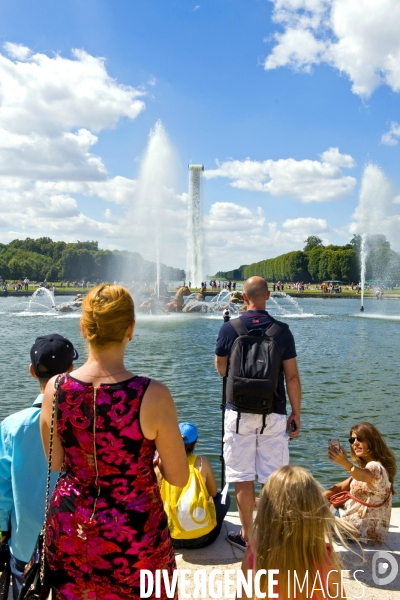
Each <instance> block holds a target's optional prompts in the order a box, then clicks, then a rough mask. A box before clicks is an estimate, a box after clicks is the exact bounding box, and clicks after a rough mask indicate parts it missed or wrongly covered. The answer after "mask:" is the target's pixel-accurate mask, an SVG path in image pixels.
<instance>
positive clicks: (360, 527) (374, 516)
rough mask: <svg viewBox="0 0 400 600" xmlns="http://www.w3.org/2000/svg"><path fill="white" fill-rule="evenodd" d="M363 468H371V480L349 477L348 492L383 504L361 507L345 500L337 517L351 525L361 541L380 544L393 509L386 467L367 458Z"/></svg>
mask: <svg viewBox="0 0 400 600" xmlns="http://www.w3.org/2000/svg"><path fill="white" fill-rule="evenodd" d="M365 468H366V469H368V470H369V471H371V474H372V481H371V483H365V482H363V481H357V480H355V479H352V480H351V483H350V493H351V494H353V496H356V497H357V498H360V500H363V501H364V502H368V504H382V502H384V501H385V500H386V502H385V503H384V504H383V506H380V507H378V508H372V507H368V506H364V505H363V504H360V503H359V502H356V501H355V500H352V499H350V500H347V501H346V503H345V504H344V506H343V508H340V509H339V512H340V517H341V518H342V519H346V520H347V521H348V522H349V523H350V524H351V525H353V526H354V527H355V528H356V529H357V531H358V534H359V539H360V541H361V542H365V543H367V544H371V545H373V546H380V545H382V543H383V540H384V538H385V536H386V534H387V532H388V531H389V525H390V516H391V512H392V494H391V489H392V488H391V484H390V481H389V476H388V474H387V471H386V469H385V468H384V467H383V466H382V465H381V464H380V463H379V462H377V461H374V460H372V461H370V462H369V463H367V464H366V465H365Z"/></svg>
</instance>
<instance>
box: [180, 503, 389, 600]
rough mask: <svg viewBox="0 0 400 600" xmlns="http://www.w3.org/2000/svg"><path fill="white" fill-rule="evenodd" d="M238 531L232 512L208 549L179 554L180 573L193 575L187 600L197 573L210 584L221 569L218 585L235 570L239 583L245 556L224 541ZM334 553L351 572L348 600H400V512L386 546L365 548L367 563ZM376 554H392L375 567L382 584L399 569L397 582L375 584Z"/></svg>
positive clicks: (363, 560) (232, 578)
mask: <svg viewBox="0 0 400 600" xmlns="http://www.w3.org/2000/svg"><path fill="white" fill-rule="evenodd" d="M239 528H240V522H239V517H238V514H237V513H236V512H229V513H228V514H227V516H226V518H225V522H224V524H223V527H222V531H221V534H220V536H219V538H218V540H217V541H216V542H214V544H212V545H211V546H209V547H208V548H203V549H202V550H183V551H182V550H181V551H179V552H177V554H176V562H177V567H178V569H179V570H182V569H187V570H189V571H191V574H188V575H187V577H186V578H187V581H188V582H189V584H188V585H187V587H186V593H187V594H190V596H187V597H193V596H192V593H193V590H194V587H195V583H194V580H193V577H194V572H195V571H196V570H198V569H204V570H205V571H206V572H207V581H208V574H209V573H210V571H212V570H213V569H221V571H222V575H221V576H220V577H216V581H217V580H218V579H220V580H222V578H223V573H224V571H225V570H228V569H232V570H234V571H235V573H232V575H231V577H230V579H231V580H232V581H236V570H237V569H239V567H240V564H241V560H242V557H243V552H242V551H241V550H239V549H238V548H235V547H233V546H231V545H230V544H229V543H228V542H227V541H226V539H225V538H226V535H227V533H228V531H238V530H239ZM355 548H356V546H355ZM335 550H337V551H338V552H341V554H342V557H343V562H344V564H345V567H346V568H347V569H349V570H350V572H349V573H347V577H345V581H346V584H345V585H346V594H347V597H348V598H360V597H362V598H363V600H400V508H394V509H393V510H392V519H391V524H390V530H389V533H388V535H387V537H386V540H385V544H384V545H383V546H381V547H379V548H374V547H373V546H364V559H361V558H360V557H358V556H356V555H354V554H353V553H351V552H349V551H347V550H346V549H344V548H343V547H342V546H336V547H335ZM377 551H380V552H382V551H383V552H387V553H389V557H386V558H385V557H383V558H382V559H379V561H377V563H376V566H377V567H378V577H379V578H380V579H381V580H382V578H384V577H385V576H387V574H388V573H389V572H390V571H391V569H393V568H394V569H395V568H396V565H397V569H398V572H397V576H396V578H395V579H394V581H393V582H391V583H388V584H386V585H378V584H377V583H374V581H373V579H372V561H373V556H374V554H375V553H376V552H377ZM390 560H391V561H393V562H394V563H395V566H394V567H391V566H389V562H388V561H390ZM379 564H383V569H385V565H387V566H386V572H384V573H383V574H379ZM357 569H360V570H362V571H363V572H359V573H357V579H358V581H359V582H360V583H357V582H356V581H355V580H354V578H353V573H354V571H355V570H357ZM360 584H361V585H360ZM207 588H208V586H207ZM222 589H224V588H222ZM180 591H181V592H182V589H180ZM234 591H235V586H232V587H231V593H233V592H234ZM363 592H364V594H363ZM182 597H183V595H182V593H180V598H182ZM200 597H201V596H200ZM218 597H219V596H218ZM224 597H225V596H221V598H224ZM206 598H207V599H209V598H211V596H209V595H207V596H206Z"/></svg>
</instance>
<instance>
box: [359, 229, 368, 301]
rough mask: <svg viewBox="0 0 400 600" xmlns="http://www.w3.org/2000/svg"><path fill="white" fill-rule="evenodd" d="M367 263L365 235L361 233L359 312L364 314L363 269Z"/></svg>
mask: <svg viewBox="0 0 400 600" xmlns="http://www.w3.org/2000/svg"><path fill="white" fill-rule="evenodd" d="M366 263H367V235H366V234H365V233H363V235H362V236H361V307H360V311H361V312H364V287H365V269H366Z"/></svg>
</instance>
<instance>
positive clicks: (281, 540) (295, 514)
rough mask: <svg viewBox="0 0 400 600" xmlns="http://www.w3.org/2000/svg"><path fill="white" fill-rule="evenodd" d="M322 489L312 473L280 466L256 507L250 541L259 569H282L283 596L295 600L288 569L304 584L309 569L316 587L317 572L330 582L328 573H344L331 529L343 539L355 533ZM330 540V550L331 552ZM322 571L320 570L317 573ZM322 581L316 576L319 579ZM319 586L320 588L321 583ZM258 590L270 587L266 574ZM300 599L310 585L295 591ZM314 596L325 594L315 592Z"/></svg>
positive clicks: (310, 577)
mask: <svg viewBox="0 0 400 600" xmlns="http://www.w3.org/2000/svg"><path fill="white" fill-rule="evenodd" d="M322 492H323V489H322V487H321V486H320V485H319V484H318V483H317V482H316V481H315V479H314V477H313V476H312V475H311V473H310V472H309V471H307V470H306V469H303V468H302V467H297V466H285V467H281V468H280V469H278V470H277V471H275V472H274V473H272V475H271V476H270V477H269V479H268V481H267V483H266V484H265V486H264V488H263V490H262V493H261V497H260V501H259V504H258V509H257V516H256V518H255V521H254V524H253V528H252V532H251V535H250V544H251V547H252V549H253V551H254V554H255V565H254V569H255V571H258V570H259V569H266V570H267V572H268V569H279V571H280V573H281V574H282V575H281V576H280V578H279V597H280V598H291V597H293V596H291V595H289V594H292V593H293V589H292V587H293V583H292V586H291V588H290V589H289V588H288V573H289V572H290V577H291V581H292V582H293V577H294V571H296V574H297V577H298V580H299V582H300V584H302V582H303V580H304V578H305V576H306V574H307V572H308V581H309V585H310V586H312V585H313V583H314V581H315V578H316V577H318V574H319V575H320V577H321V581H322V582H324V581H326V577H327V574H328V572H329V571H330V570H331V569H332V570H335V569H336V570H337V571H340V569H341V568H342V566H341V563H340V559H339V558H338V556H337V554H335V552H334V551H333V543H332V535H333V533H334V534H335V536H336V537H337V538H339V540H340V541H341V542H342V543H344V545H345V546H346V547H347V544H346V543H345V542H344V538H343V535H346V536H347V537H353V536H354V533H355V531H354V529H353V527H352V526H351V525H348V524H346V523H345V522H343V521H342V520H341V519H337V518H336V517H334V515H333V514H332V513H331V511H330V509H329V503H328V501H327V499H326V498H324V497H323V496H322ZM327 544H329V545H330V547H331V550H330V551H329V550H328V547H327ZM317 571H318V574H317ZM317 582H318V579H317ZM315 587H321V586H320V585H319V584H318V583H317V584H316V586H315ZM260 590H261V591H264V592H267V591H268V582H267V577H266V576H265V575H263V576H262V577H261V579H260ZM296 594H297V595H296V598H297V599H298V600H300V599H301V600H303V599H305V598H308V597H309V596H308V592H307V590H306V586H305V587H304V588H303V591H300V588H297V589H296ZM313 597H314V598H318V599H319V598H321V599H322V598H325V597H326V596H325V595H324V593H323V592H322V591H318V590H315V591H314V596H313Z"/></svg>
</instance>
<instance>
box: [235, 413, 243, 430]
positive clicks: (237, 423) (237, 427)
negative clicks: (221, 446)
mask: <svg viewBox="0 0 400 600" xmlns="http://www.w3.org/2000/svg"><path fill="white" fill-rule="evenodd" d="M241 416H242V413H241V412H238V414H237V417H236V433H239V421H240V419H241Z"/></svg>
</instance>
